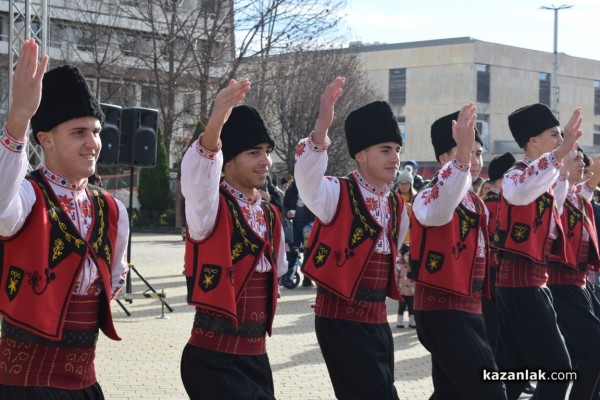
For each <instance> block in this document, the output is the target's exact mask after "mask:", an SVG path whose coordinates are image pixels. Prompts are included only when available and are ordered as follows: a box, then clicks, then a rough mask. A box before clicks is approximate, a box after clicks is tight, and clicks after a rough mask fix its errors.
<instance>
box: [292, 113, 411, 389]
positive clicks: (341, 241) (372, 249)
mask: <svg viewBox="0 0 600 400" xmlns="http://www.w3.org/2000/svg"><path fill="white" fill-rule="evenodd" d="M381 105H382V104H381V102H380V103H378V104H374V103H371V104H370V105H367V106H365V107H366V109H369V108H371V107H373V108H379V107H380V106H381ZM383 108H385V107H383ZM359 110H360V109H359ZM363 111H365V110H364V109H363V110H362V111H360V112H363ZM380 111H381V110H380ZM386 115H387V116H389V115H388V114H386ZM349 119H352V118H350V117H349ZM382 121H383V120H382ZM384 121H388V120H387V118H386V119H384ZM386 129H387V128H385V127H384V128H382V131H386ZM395 129H397V123H396V124H395ZM347 132H348V125H347ZM387 132H388V133H390V137H387V140H389V141H396V140H399V139H400V137H399V135H398V138H397V139H396V136H394V135H393V132H390V130H387ZM379 139H381V137H375V139H373V140H374V141H375V143H371V142H369V143H366V144H365V143H362V145H363V146H367V147H368V146H369V145H373V144H376V143H377V140H379ZM387 140H383V141H387ZM350 142H352V143H353V144H354V142H353V140H352V139H350ZM328 144H329V142H328V141H327V143H325V144H324V145H318V144H316V143H314V141H313V140H312V136H311V137H309V138H305V139H302V140H301V141H300V143H299V144H298V147H297V151H296V169H295V172H294V175H295V179H296V184H297V186H298V190H299V194H300V197H301V198H302V200H303V202H304V203H305V204H306V206H307V207H308V208H309V209H310V210H311V211H312V212H313V213H314V214H315V216H316V219H315V222H314V225H313V228H312V232H311V235H310V239H309V242H308V246H307V249H306V251H305V254H304V257H305V258H304V266H303V268H304V269H303V272H304V273H305V274H306V275H307V276H308V277H309V278H310V279H312V280H313V281H315V282H316V283H317V286H318V288H317V298H316V301H315V331H316V335H317V340H318V342H319V347H320V348H321V353H322V354H323V358H324V360H325V363H326V365H327V370H328V372H329V377H330V379H331V382H332V385H333V388H334V391H335V394H336V397H337V398H342V399H385V400H395V399H398V393H397V390H396V388H395V386H394V351H393V338H392V333H391V330H390V327H389V324H388V322H387V311H386V305H385V299H386V297H388V296H389V297H391V298H394V299H399V298H400V295H399V293H398V288H397V285H396V282H397V279H396V277H395V271H396V268H395V259H396V256H397V252H398V248H399V247H398V246H399V244H401V243H402V241H403V239H404V236H405V235H406V231H407V230H408V216H407V214H406V210H405V209H404V204H403V201H402V198H401V197H400V196H399V195H397V194H396V193H392V192H390V190H389V188H387V187H385V188H379V187H377V186H375V185H374V184H372V183H371V182H369V181H367V180H366V179H365V178H364V177H363V176H362V175H361V174H360V172H359V171H353V172H352V173H351V174H350V175H349V176H348V177H345V178H337V177H331V176H325V170H326V168H327V153H326V151H325V150H326V148H327V146H328ZM349 147H350V148H352V146H350V145H349ZM351 151H352V150H351ZM356 151H358V150H356ZM357 378H358V379H357Z"/></svg>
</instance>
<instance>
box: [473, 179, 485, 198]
mask: <svg viewBox="0 0 600 400" xmlns="http://www.w3.org/2000/svg"><path fill="white" fill-rule="evenodd" d="M482 185H483V178H482V177H480V176H479V177H477V179H475V180H474V181H473V186H472V189H471V190H473V193H475V194H477V195H479V189H481V186H482Z"/></svg>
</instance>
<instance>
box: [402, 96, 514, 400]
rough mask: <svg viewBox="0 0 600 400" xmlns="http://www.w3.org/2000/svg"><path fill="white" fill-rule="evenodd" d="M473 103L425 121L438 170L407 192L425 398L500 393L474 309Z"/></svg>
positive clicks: (481, 274) (477, 156)
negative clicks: (424, 354) (425, 364)
mask: <svg viewBox="0 0 600 400" xmlns="http://www.w3.org/2000/svg"><path fill="white" fill-rule="evenodd" d="M476 118H477V114H476V107H475V106H474V105H473V104H472V103H469V104H466V105H465V106H464V107H463V108H462V109H461V110H460V112H458V111H457V112H455V113H452V114H449V115H446V116H444V117H442V118H440V119H438V120H436V121H435V122H434V123H433V124H432V125H431V141H432V144H433V148H434V151H435V155H436V158H437V160H438V161H439V163H440V164H441V165H442V168H441V170H440V172H439V173H438V174H437V176H436V177H435V178H434V179H433V180H432V181H431V183H430V184H429V185H427V186H425V187H424V188H423V189H422V190H421V191H420V192H419V193H418V194H417V196H416V197H415V200H414V202H413V208H412V215H411V231H410V268H409V273H408V276H409V278H412V279H413V280H414V281H415V299H414V309H415V319H416V322H417V333H418V335H419V340H420V341H421V343H422V344H423V346H424V347H425V348H426V349H427V350H428V351H429V352H430V353H431V364H432V371H431V375H432V379H433V387H434V393H433V395H432V397H431V398H432V399H463V400H465V399H473V400H475V399H505V398H506V394H505V390H504V386H503V384H502V383H501V382H484V381H483V380H482V370H487V371H496V370H497V367H496V362H495V360H494V355H493V353H492V349H491V348H490V346H489V343H488V340H487V337H486V334H485V325H484V321H483V317H482V311H481V298H482V295H486V296H489V293H487V291H488V279H489V277H488V269H487V267H488V263H487V254H488V233H487V218H488V216H487V210H486V208H485V205H484V204H483V202H482V201H481V199H480V198H479V197H478V196H477V195H476V194H475V193H473V192H472V191H470V189H471V187H472V180H474V179H476V178H477V176H478V175H479V172H480V171H481V166H482V156H481V154H482V146H483V141H482V139H481V137H480V136H479V133H478V132H477V131H476V129H475V121H476Z"/></svg>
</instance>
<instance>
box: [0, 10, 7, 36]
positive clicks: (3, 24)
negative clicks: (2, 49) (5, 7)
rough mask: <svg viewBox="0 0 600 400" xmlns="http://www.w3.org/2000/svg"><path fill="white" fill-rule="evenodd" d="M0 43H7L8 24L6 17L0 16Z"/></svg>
mask: <svg viewBox="0 0 600 400" xmlns="http://www.w3.org/2000/svg"><path fill="white" fill-rule="evenodd" d="M0 41H2V42H6V41H8V22H7V21H6V15H0Z"/></svg>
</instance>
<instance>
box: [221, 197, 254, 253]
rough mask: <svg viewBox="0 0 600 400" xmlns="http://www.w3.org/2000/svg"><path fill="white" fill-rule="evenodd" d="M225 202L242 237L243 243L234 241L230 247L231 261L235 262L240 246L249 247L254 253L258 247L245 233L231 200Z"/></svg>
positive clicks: (240, 250)
mask: <svg viewBox="0 0 600 400" xmlns="http://www.w3.org/2000/svg"><path fill="white" fill-rule="evenodd" d="M227 204H228V205H229V209H230V210H231V216H232V217H233V223H234V225H235V227H236V228H237V230H238V232H239V233H240V235H241V236H242V239H243V243H236V244H234V245H233V247H232V249H231V259H232V262H233V263H234V264H235V262H236V261H237V258H238V257H239V256H240V254H241V253H242V246H246V247H250V252H251V253H256V251H257V250H258V249H259V246H258V245H257V244H255V243H252V242H251V241H250V240H249V239H248V237H247V235H246V230H245V229H244V227H243V226H242V223H241V222H240V219H239V215H238V212H237V210H236V208H235V207H234V205H233V203H232V202H231V200H229V199H227Z"/></svg>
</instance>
